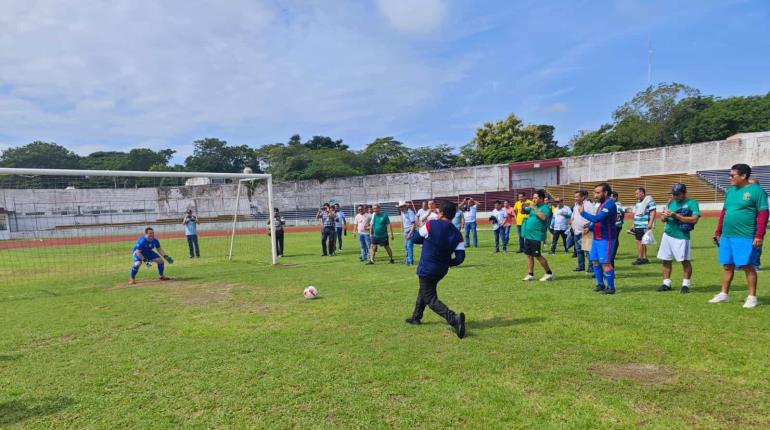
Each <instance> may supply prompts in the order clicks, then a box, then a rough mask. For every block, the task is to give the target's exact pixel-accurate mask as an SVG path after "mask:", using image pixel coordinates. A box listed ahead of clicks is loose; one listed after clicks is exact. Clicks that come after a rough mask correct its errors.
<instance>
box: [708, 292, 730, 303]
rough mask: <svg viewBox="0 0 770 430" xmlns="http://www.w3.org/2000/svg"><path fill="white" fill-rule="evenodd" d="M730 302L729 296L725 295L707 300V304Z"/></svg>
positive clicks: (718, 295) (720, 294)
mask: <svg viewBox="0 0 770 430" xmlns="http://www.w3.org/2000/svg"><path fill="white" fill-rule="evenodd" d="M729 301H730V296H728V295H727V294H725V293H719V294H717V295H716V296H714V298H712V299H711V300H709V303H727V302H729Z"/></svg>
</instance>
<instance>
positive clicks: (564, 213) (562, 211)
mask: <svg viewBox="0 0 770 430" xmlns="http://www.w3.org/2000/svg"><path fill="white" fill-rule="evenodd" d="M571 216H572V210H570V208H569V207H567V206H564V202H563V201H562V199H561V197H556V208H555V209H554V211H553V218H552V220H553V223H552V225H553V240H552V242H553V243H551V254H556V244H557V243H559V238H560V237H561V238H562V241H563V242H564V253H567V229H568V228H569V219H570V217H571Z"/></svg>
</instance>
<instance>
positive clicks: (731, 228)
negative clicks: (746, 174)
mask: <svg viewBox="0 0 770 430" xmlns="http://www.w3.org/2000/svg"><path fill="white" fill-rule="evenodd" d="M767 208H768V206H767V193H766V192H765V190H763V189H762V187H760V186H759V185H757V184H749V185H747V186H745V187H743V188H736V187H730V188H729V189H728V190H727V194H726V195H725V206H724V209H725V218H724V221H723V223H722V236H725V237H745V238H749V239H753V238H754V234H755V233H756V232H757V213H758V212H759V211H766V210H767Z"/></svg>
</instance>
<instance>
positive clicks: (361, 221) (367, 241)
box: [354, 205, 372, 261]
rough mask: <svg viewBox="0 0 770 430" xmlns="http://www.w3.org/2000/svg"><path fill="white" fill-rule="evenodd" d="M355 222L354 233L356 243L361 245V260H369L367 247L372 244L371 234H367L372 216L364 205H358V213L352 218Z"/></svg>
mask: <svg viewBox="0 0 770 430" xmlns="http://www.w3.org/2000/svg"><path fill="white" fill-rule="evenodd" d="M354 221H355V223H356V235H357V236H358V244H359V245H360V246H361V257H360V260H361V261H369V248H371V246H372V241H371V236H369V224H371V222H372V216H371V214H369V212H368V208H367V207H366V205H359V206H358V213H357V214H356V218H355V219H354Z"/></svg>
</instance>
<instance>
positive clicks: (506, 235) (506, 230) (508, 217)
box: [503, 200, 516, 252]
mask: <svg viewBox="0 0 770 430" xmlns="http://www.w3.org/2000/svg"><path fill="white" fill-rule="evenodd" d="M503 210H505V222H504V223H503V252H508V242H510V240H511V226H512V225H513V221H514V219H515V218H516V214H515V213H513V207H512V206H511V202H510V201H509V200H504V201H503Z"/></svg>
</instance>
